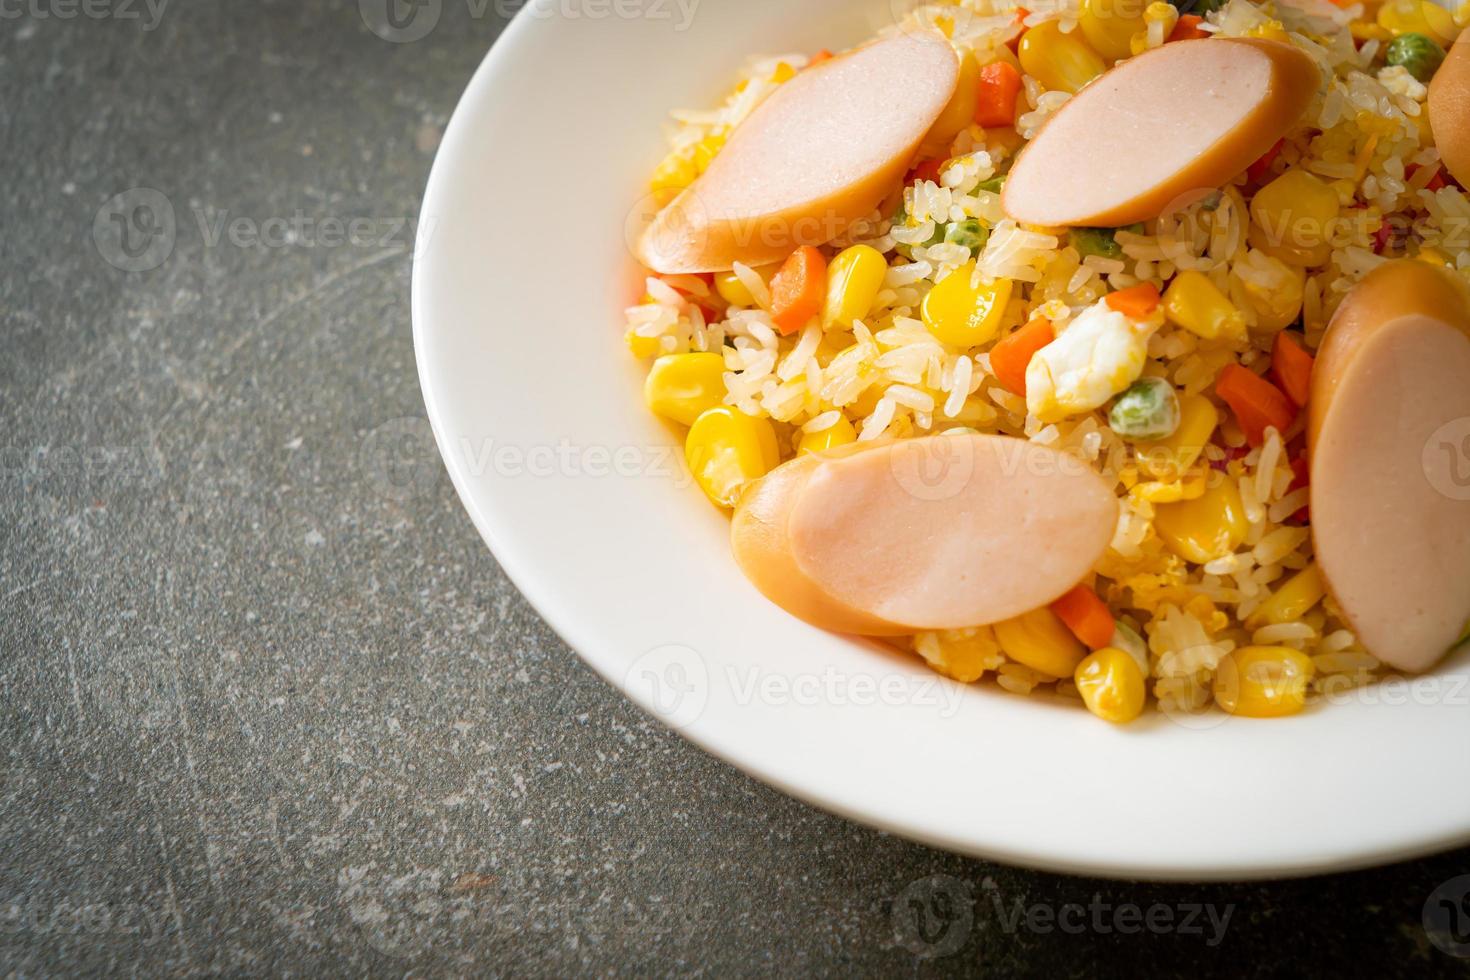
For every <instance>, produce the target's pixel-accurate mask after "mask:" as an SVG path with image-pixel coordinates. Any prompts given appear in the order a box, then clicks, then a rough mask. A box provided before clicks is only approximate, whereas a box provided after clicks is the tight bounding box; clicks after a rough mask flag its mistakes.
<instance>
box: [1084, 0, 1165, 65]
mask: <svg viewBox="0 0 1470 980" xmlns="http://www.w3.org/2000/svg"><path fill="white" fill-rule="evenodd" d="M1146 4H1147V0H1082V15H1081V18H1080V20H1079V22H1078V23H1079V26H1080V27H1081V28H1082V34H1083V36H1084V37H1086V38H1087V43H1088V44H1090V45H1092V48H1093V50H1094V51H1096V52H1097V53H1098V54H1100V55H1102V56H1103V57H1104V58H1106V59H1108V60H1109V61H1118V60H1121V59H1123V58H1127V57H1130V56H1132V54H1133V49H1132V46H1131V42H1132V40H1133V35H1135V34H1137V33H1139V32H1140V31H1145V30H1147V29H1148V24H1147V22H1146V21H1145V20H1144V18H1143V9H1144V7H1145V5H1146ZM1165 6H1168V5H1167V4H1166V5H1165ZM1169 9H1171V10H1172V9H1173V8H1172V7H1170V8H1169Z"/></svg>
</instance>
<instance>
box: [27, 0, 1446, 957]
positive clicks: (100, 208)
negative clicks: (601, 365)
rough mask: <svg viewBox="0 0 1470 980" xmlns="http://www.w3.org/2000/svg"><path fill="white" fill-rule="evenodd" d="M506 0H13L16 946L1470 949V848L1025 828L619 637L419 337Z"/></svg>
mask: <svg viewBox="0 0 1470 980" xmlns="http://www.w3.org/2000/svg"><path fill="white" fill-rule="evenodd" d="M427 2H430V3H437V0H427ZM364 6H365V7H366V8H367V10H368V15H369V16H368V17H367V18H366V19H365V18H364V16H363V7H364ZM504 6H505V5H504V4H499V5H497V4H495V3H489V4H483V3H459V2H446V3H443V4H438V7H439V8H440V10H441V12H442V18H441V20H440V21H439V23H438V24H437V26H436V27H435V29H434V30H433V31H432V32H430V33H429V34H428V36H426V37H423V38H421V39H419V40H417V41H416V42H415V43H411V44H408V43H389V42H387V41H385V40H383V39H382V38H381V37H379V36H378V35H377V34H375V33H374V31H373V30H372V29H370V27H369V24H370V23H372V22H373V20H374V16H375V14H374V11H373V7H374V4H373V3H371V2H366V3H365V4H364V5H360V4H359V3H357V2H356V0H335V2H334V0H269V2H268V0H239V2H225V0H192V2H185V0H177V2H175V3H163V2H160V0H154V2H153V3H151V4H148V3H144V2H143V0H136V2H132V0H89V2H88V3H87V4H86V5H82V4H80V3H75V2H71V0H25V2H24V3H21V2H10V0H6V2H5V3H0V78H3V80H4V83H5V84H4V93H5V95H4V102H3V108H0V127H3V133H4V139H3V149H0V154H3V158H4V161H5V169H4V174H5V179H4V185H3V189H0V228H3V230H4V233H3V235H0V255H3V259H4V262H3V267H4V279H3V286H0V290H3V291H0V323H3V329H4V334H3V350H0V454H3V455H0V476H3V480H4V485H3V490H0V683H3V687H0V692H3V694H0V724H3V754H0V758H3V785H0V975H14V976H38V975H43V974H56V973H82V972H84V973H101V972H116V973H123V974H146V975H195V974H226V975H241V974H290V973H294V974H303V975H335V974H354V975H361V974H365V973H366V974H382V975H402V974H405V973H411V974H414V975H431V974H434V975H437V974H444V973H449V974H484V973H492V974H502V973H503V974H518V973H530V974H539V975H547V976H565V975H568V974H571V973H573V972H579V971H583V970H586V969H589V968H594V969H597V970H599V971H606V972H615V973H640V974H665V973H690V972H708V973H712V974H758V973H759V974H764V973H769V972H779V973H807V972H810V973H817V974H850V973H858V972H860V973H876V972H880V971H881V972H884V973H889V972H894V973H930V972H941V973H950V972H953V973H967V972H981V971H989V972H995V973H1011V972H1027V973H1031V972H1037V973H1040V972H1046V973H1049V974H1054V975H1058V976H1067V975H1090V974H1093V973H1097V972H1109V973H1111V972H1122V971H1131V970H1134V969H1138V968H1140V967H1146V968H1149V969H1156V970H1158V971H1160V972H1164V973H1186V972H1198V973H1205V974H1222V975H1224V974H1236V973H1240V972H1251V973H1275V972H1287V971H1300V972H1317V971H1328V970H1331V971H1334V972H1343V973H1349V974H1351V973H1355V972H1358V971H1361V970H1366V969H1371V970H1374V971H1378V972H1380V973H1384V974H1410V973H1413V974H1443V975H1447V976H1466V975H1470V960H1466V959H1459V958H1455V957H1453V956H1451V955H1449V954H1448V953H1446V952H1443V951H1441V950H1440V949H1439V948H1438V947H1437V946H1436V945H1435V944H1434V943H1433V942H1432V940H1431V937H1430V935H1429V934H1428V933H1426V931H1425V930H1424V929H1423V928H1422V927H1421V915H1422V912H1423V909H1424V907H1425V904H1426V900H1428V899H1429V897H1430V895H1431V894H1432V893H1433V892H1434V890H1435V889H1436V887H1437V886H1439V885H1441V883H1443V882H1446V881H1447V880H1449V879H1453V878H1455V877H1457V876H1459V875H1463V874H1467V873H1470V852H1461V853H1458V854H1449V855H1444V856H1442V857H1438V858H1434V859H1432V860H1426V861H1421V862H1417V863H1413V864H1406V865H1402V866H1399V867H1394V868H1387V869H1383V870H1380V871H1374V872H1366V873H1360V874H1354V875H1349V876H1345V877H1340V878H1336V879H1330V880H1316V881H1305V882H1297V883H1287V884H1279V885H1253V886H1249V887H1228V886H1209V887H1196V886H1187V885H1177V886H1169V887H1159V886H1138V885H1128V884H1120V883H1111V882H1094V881H1085V880H1079V879H1070V878H1064V877H1056V876H1051V875H1042V874H1033V873H1029V872H1025V871H1019V870H1015V869H1010V868H1004V867H998V866H993V865H987V864H983V863H979V862H975V861H969V860H964V859H961V858H957V857H953V856H950V855H946V854H942V853H938V852H935V851H930V850H926V849H925V848H922V847H919V846H916V845H913V844H909V843H906V842H904V841H901V840H896V839H894V838H891V837H888V836H885V835H882V834H878V833H874V832H872V831H869V830H865V829H863V828H860V827H856V826H853V825H851V824H848V823H845V822H843V821H842V820H839V819H836V818H834V817H830V816H827V815H825V814H822V813H818V812H815V811H813V810H811V809H809V808H807V807H806V806H803V805H802V804H799V803H796V802H793V801H791V800H789V799H786V798H785V797H783V796H781V795H780V794H778V793H776V792H773V791H772V790H769V789H767V788H765V787H763V786H761V785H759V784H757V783H755V782H752V781H751V780H750V779H747V778H746V777H744V776H742V775H740V774H739V773H737V772H734V771H732V770H730V769H729V768H727V767H725V766H724V765H722V764H720V763H717V762H715V761H713V760H711V759H709V758H707V757H706V756H704V755H703V754H702V753H700V752H699V751H697V750H695V749H693V748H691V747H690V746H688V745H686V744H685V743H683V742H682V741H681V740H680V739H679V738H677V737H676V736H674V735H671V734H669V733H667V732H665V731H663V730H662V729H661V728H659V727H658V726H657V725H656V724H654V723H652V722H651V721H650V720H649V719H647V718H645V717H644V716H643V715H642V714H641V713H639V712H638V711H637V710H636V709H634V708H632V707H631V706H629V705H628V704H627V703H626V702H624V700H623V699H622V698H621V697H620V696H619V695H618V694H617V693H616V692H614V691H613V690H610V689H609V688H608V687H607V686H606V685H605V684H603V683H602V682H601V681H600V680H599V679H597V678H596V677H595V676H594V675H593V674H592V673H591V672H590V671H589V670H587V669H586V668H584V667H583V666H582V665H581V664H580V663H579V662H578V660H577V659H576V657H575V656H574V655H573V654H572V652H571V651H570V650H568V649H567V648H566V647H565V646H564V645H563V644H562V643H561V642H560V641H558V640H557V638H556V637H555V636H554V635H553V634H552V633H551V631H550V630H549V629H547V628H546V627H545V626H544V625H543V624H542V623H541V621H540V620H539V619H538V618H537V616H536V614H535V612H533V611H532V610H531V609H530V607H529V606H527V604H526V603H525V602H524V600H522V599H521V598H520V596H519V595H518V594H517V593H516V591H515V589H514V588H513V587H512V586H511V585H510V584H509V583H508V582H507V581H506V579H505V577H504V576H503V575H502V574H501V572H500V571H499V569H498V568H497V567H496V564H495V562H494V560H493V559H492V558H491V556H490V554H489V553H488V552H487V551H486V549H485V547H484V546H483V545H482V544H481V542H480V540H479V538H478V537H477V536H476V534H475V532H474V530H473V528H472V527H471V526H470V523H469V521H468V519H467V518H466V517H465V515H464V514H463V512H462V511H461V509H460V507H459V505H458V503H457V501H456V500H455V497H454V495H453V492H452V491H451V489H450V487H449V485H448V482H447V479H445V478H444V477H443V475H442V471H441V470H440V468H439V464H438V459H437V456H436V455H435V453H434V449H433V446H432V444H431V441H430V439H429V436H428V434H427V426H426V423H425V422H424V420H423V418H422V414H423V412H422V404H421V401H420V397H419V390H418V383H417V380H416V376H415V371H414V363H413V353H412V348H411V342H410V330H409V305H408V282H409V266H410V249H409V242H410V241H411V240H412V230H413V223H414V221H415V216H416V214H417V211H418V203H419V196H420V194H421V192H422V189H423V185H424V180H425V177H426V175H427V171H428V167H429V163H430V160H431V159H432V157H433V154H434V150H435V147H436V144H437V141H438V139H439V136H440V133H441V131H442V128H443V126H444V124H445V122H446V120H447V117H448V115H449V112H450V111H451V109H452V108H453V106H454V102H455V99H456V97H457V96H458V94H459V92H460V90H461V87H462V86H463V84H464V83H465V81H466V80H467V78H468V77H469V75H470V73H471V72H472V71H473V69H474V68H475V65H476V64H477V63H478V62H479V60H480V58H481V57H482V56H483V54H484V52H485V50H486V49H487V48H488V47H489V46H490V44H491V42H492V41H493V40H494V39H495V36H496V34H497V33H498V31H499V30H500V28H501V27H502V26H503V21H504V16H505V13H506V11H505V10H504V9H503V8H504ZM376 7H378V8H382V7H383V0H377V3H376ZM374 26H378V27H381V24H377V23H375V24H374ZM1304 761H1306V760H1304ZM1202 764H1206V763H1205V762H1203V761H1202ZM1222 778H1225V777H1224V776H1223V775H1222ZM1079 819H1085V816H1084V815H1079ZM1467 921H1470V920H1467ZM1436 938H1438V939H1439V940H1440V942H1441V944H1447V945H1449V948H1451V949H1453V950H1455V951H1460V952H1470V945H1467V946H1466V947H1454V946H1453V945H1452V943H1451V942H1450V940H1447V939H1446V938H1445V937H1444V936H1443V935H1438V934H1437V935H1436Z"/></svg>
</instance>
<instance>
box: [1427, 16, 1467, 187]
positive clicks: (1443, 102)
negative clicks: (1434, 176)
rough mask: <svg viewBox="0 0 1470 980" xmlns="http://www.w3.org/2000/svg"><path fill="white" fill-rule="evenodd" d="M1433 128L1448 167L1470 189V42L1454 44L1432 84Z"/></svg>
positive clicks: (1430, 122)
mask: <svg viewBox="0 0 1470 980" xmlns="http://www.w3.org/2000/svg"><path fill="white" fill-rule="evenodd" d="M1429 128H1430V129H1431V130H1433V131H1434V143H1435V145H1436V146H1438V147H1439V155H1440V157H1441V158H1443V160H1444V165H1445V167H1446V168H1448V169H1449V172H1450V174H1451V175H1452V176H1453V177H1454V178H1455V179H1456V180H1457V181H1459V182H1460V184H1461V185H1462V186H1470V40H1460V41H1456V42H1455V43H1454V45H1453V46H1452V47H1451V48H1450V52H1449V54H1448V55H1447V56H1446V57H1445V59H1444V64H1442V65H1440V66H1439V71H1437V72H1435V73H1434V78H1433V80H1431V81H1430V83H1429Z"/></svg>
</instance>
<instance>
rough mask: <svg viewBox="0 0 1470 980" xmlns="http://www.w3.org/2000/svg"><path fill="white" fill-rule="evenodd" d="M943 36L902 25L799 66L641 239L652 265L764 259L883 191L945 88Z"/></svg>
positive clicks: (812, 239)
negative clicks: (871, 40)
mask: <svg viewBox="0 0 1470 980" xmlns="http://www.w3.org/2000/svg"><path fill="white" fill-rule="evenodd" d="M959 70H960V69H959V59H958V58H957V57H956V56H955V53H954V49H953V48H951V47H950V44H949V42H948V41H946V40H945V39H944V38H943V37H942V36H941V35H939V34H936V33H932V32H919V33H904V34H899V35H897V36H895V37H892V38H889V39H887V40H883V41H878V42H876V43H873V44H870V45H868V46H866V47H863V48H859V49H857V50H856V51H853V52H851V53H849V54H846V55H842V56H839V57H837V58H833V59H832V60H830V61H826V62H823V63H821V64H820V65H817V66H815V67H812V68H808V69H806V70H805V71H803V72H801V74H799V75H797V76H796V77H795V78H793V79H792V80H791V81H789V82H787V83H786V84H785V85H783V86H781V87H780V88H779V89H777V90H776V92H775V93H774V94H772V95H771V96H770V97H769V98H768V99H766V101H765V102H764V103H762V104H761V105H760V106H759V107H758V108H757V109H756V110H755V112H753V113H751V115H750V117H749V118H748V119H747V120H746V121H745V122H744V123H743V124H742V125H741V126H739V127H738V128H737V129H736V130H735V131H734V133H732V134H731V136H730V140H729V142H728V143H726V144H725V148H724V149H723V150H722V151H721V152H720V154H719V155H718V156H716V157H715V159H714V160H713V162H711V163H710V166H709V169H708V170H706V171H705V173H704V174H703V175H702V176H701V177H700V178H699V179H698V180H696V181H695V182H694V183H693V184H692V185H690V186H689V188H688V189H687V190H685V191H684V192H683V193H682V194H680V195H679V196H678V197H677V198H675V199H674V200H673V202H671V203H670V204H669V206H668V207H666V208H664V210H663V211H661V212H660V213H659V214H658V215H657V216H656V217H655V218H654V220H653V223H652V224H651V225H650V226H649V227H648V229H647V230H646V231H645V232H644V234H643V236H642V237H641V239H640V240H639V243H638V258H639V260H640V261H642V263H643V264H644V265H646V266H648V267H649V268H650V269H653V270H654V271H655V272H661V273H689V272H725V271H728V270H729V269H730V268H731V267H732V266H733V265H734V264H735V263H736V262H743V263H745V264H746V265H749V266H757V265H768V264H770V263H772V262H778V261H780V260H781V259H784V258H785V257H786V256H787V255H789V254H791V252H792V251H793V250H794V249H796V248H798V247H800V246H802V245H825V244H826V243H827V242H829V241H831V240H832V239H834V238H837V237H838V236H839V235H841V234H842V233H843V232H845V231H846V230H847V229H848V227H849V226H850V225H851V224H852V222H854V221H855V220H857V219H859V218H863V217H866V216H867V215H868V214H870V213H872V211H873V210H874V209H875V208H876V207H877V206H878V204H879V202H881V201H882V200H883V198H884V197H885V196H886V195H887V194H888V193H889V192H890V191H892V189H893V187H894V185H896V184H897V183H898V182H899V181H900V180H901V179H902V178H903V175H904V171H905V170H906V169H907V168H908V166H909V164H910V163H911V162H912V160H913V156H914V153H915V151H916V149H917V148H918V146H919V144H920V142H921V141H922V140H923V139H924V136H925V134H926V133H928V132H929V128H930V126H932V125H933V124H934V121H935V120H936V119H938V118H939V114H940V113H941V112H942V111H943V110H944V107H945V106H946V105H947V104H948V103H949V101H950V98H951V97H952V96H953V95H954V92H955V86H956V84H957V82H958V79H959Z"/></svg>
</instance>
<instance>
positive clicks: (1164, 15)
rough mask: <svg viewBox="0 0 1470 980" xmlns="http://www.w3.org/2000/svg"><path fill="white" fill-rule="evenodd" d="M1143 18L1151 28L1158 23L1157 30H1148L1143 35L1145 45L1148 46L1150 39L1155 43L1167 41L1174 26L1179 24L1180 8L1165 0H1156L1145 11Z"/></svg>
mask: <svg viewBox="0 0 1470 980" xmlns="http://www.w3.org/2000/svg"><path fill="white" fill-rule="evenodd" d="M1143 19H1144V21H1145V23H1146V24H1147V25H1148V27H1149V28H1153V26H1154V25H1155V24H1157V25H1158V27H1157V29H1156V31H1155V30H1146V31H1145V33H1144V36H1143V44H1144V47H1148V45H1149V43H1150V41H1152V42H1153V43H1155V44H1158V43H1161V40H1163V41H1166V40H1168V37H1169V35H1170V34H1173V33H1174V28H1176V27H1178V26H1179V10H1178V8H1177V7H1175V6H1174V5H1173V4H1172V3H1164V2H1163V0H1155V2H1154V3H1151V4H1149V5H1148V7H1147V8H1146V9H1145V10H1144V11H1143Z"/></svg>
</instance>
